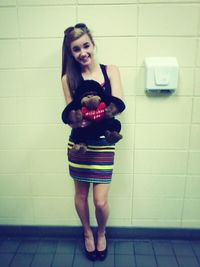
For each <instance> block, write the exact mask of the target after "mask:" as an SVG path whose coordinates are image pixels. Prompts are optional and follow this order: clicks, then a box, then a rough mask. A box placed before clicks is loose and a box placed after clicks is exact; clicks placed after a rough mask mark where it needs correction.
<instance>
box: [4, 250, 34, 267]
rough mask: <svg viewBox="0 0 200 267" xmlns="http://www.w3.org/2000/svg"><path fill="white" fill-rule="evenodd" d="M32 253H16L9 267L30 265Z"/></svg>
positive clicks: (27, 266) (28, 266)
mask: <svg viewBox="0 0 200 267" xmlns="http://www.w3.org/2000/svg"><path fill="white" fill-rule="evenodd" d="M33 257H34V254H22V253H20V254H16V255H15V257H14V258H13V260H12V263H11V265H10V266H9V267H30V265H31V262H32V260H33Z"/></svg>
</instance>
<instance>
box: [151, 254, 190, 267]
mask: <svg viewBox="0 0 200 267" xmlns="http://www.w3.org/2000/svg"><path fill="white" fill-rule="evenodd" d="M156 259H157V263H158V267H179V266H178V263H177V261H176V258H175V256H170V255H168V256H161V255H159V256H157V257H156ZM188 267H189V266H188Z"/></svg>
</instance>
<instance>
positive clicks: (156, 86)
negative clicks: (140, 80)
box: [145, 57, 179, 93]
mask: <svg viewBox="0 0 200 267" xmlns="http://www.w3.org/2000/svg"><path fill="white" fill-rule="evenodd" d="M178 72H179V67H178V62H177V60H176V58H174V57H147V58H146V59H145V74H146V77H145V78H146V84H145V91H146V92H158V93H162V92H163V93H173V92H175V91H176V89H177V86H178Z"/></svg>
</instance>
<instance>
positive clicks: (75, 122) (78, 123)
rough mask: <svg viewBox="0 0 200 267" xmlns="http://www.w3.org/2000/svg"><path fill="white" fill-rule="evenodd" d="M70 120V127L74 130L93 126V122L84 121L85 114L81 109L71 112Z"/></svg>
mask: <svg viewBox="0 0 200 267" xmlns="http://www.w3.org/2000/svg"><path fill="white" fill-rule="evenodd" d="M69 120H70V122H71V123H70V124H69V126H70V127H72V128H80V127H81V128H84V127H86V126H88V125H89V124H91V122H89V121H87V120H85V119H83V114H82V112H81V110H80V109H78V110H72V111H70V113H69Z"/></svg>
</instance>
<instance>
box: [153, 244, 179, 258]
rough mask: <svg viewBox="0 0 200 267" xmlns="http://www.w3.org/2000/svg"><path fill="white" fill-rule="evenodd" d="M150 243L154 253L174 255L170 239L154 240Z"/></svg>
mask: <svg viewBox="0 0 200 267" xmlns="http://www.w3.org/2000/svg"><path fill="white" fill-rule="evenodd" d="M152 245H153V248H154V252H155V254H156V255H171V256H172V255H174V252H173V248H172V245H171V242H170V241H162V240H154V241H152Z"/></svg>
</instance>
